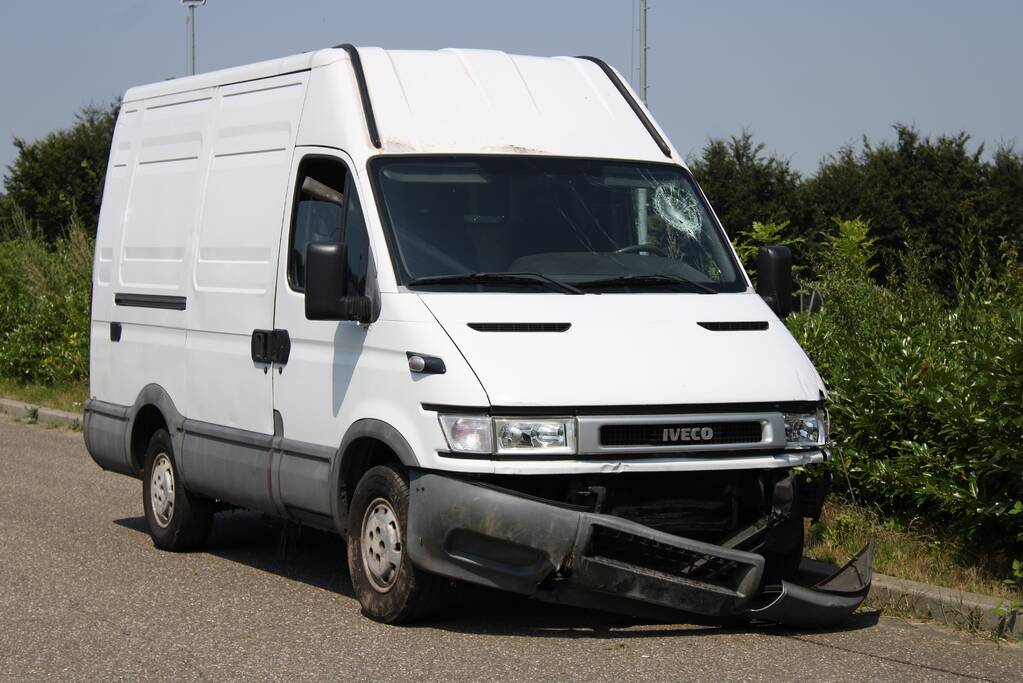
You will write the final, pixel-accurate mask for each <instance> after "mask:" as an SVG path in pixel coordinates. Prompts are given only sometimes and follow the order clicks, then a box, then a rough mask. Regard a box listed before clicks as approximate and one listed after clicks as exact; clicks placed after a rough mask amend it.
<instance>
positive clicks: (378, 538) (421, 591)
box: [348, 465, 449, 624]
mask: <svg viewBox="0 0 1023 683" xmlns="http://www.w3.org/2000/svg"><path fill="white" fill-rule="evenodd" d="M408 500H409V488H408V479H407V478H406V476H405V474H404V472H402V471H400V470H398V469H397V468H396V467H393V466H391V465H378V466H377V467H374V468H372V469H370V470H369V471H368V472H366V474H364V475H363V477H362V479H361V480H359V484H358V485H357V486H356V487H355V494H354V495H353V496H352V505H351V509H350V510H349V513H348V530H349V534H348V570H349V573H350V575H351V577H352V588H353V589H354V590H355V596H356V597H357V598H358V599H359V604H360V605H362V613H363V614H365V615H366V616H367V617H369V618H370V619H373V620H374V621H381V622H384V623H387V624H400V623H408V622H411V621H415V620H416V619H421V618H423V617H425V616H428V615H429V614H430V613H431V612H432V611H433V610H434V609H435V608H436V607H437V606H438V605H439V603H440V602H441V600H442V598H443V596H444V594H446V592H447V590H446V589H447V585H446V584H447V583H449V582H447V581H446V580H445V579H443V578H441V577H439V576H436V575H434V574H429V573H427V572H425V571H423V570H421V569H419V568H417V567H415V566H414V565H413V564H412V563H411V561H410V560H409V558H408V553H407V552H406V549H405V546H406V541H405V530H406V529H407V528H408V526H407V524H408Z"/></svg>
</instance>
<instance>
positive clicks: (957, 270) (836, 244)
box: [789, 220, 1023, 551]
mask: <svg viewBox="0 0 1023 683" xmlns="http://www.w3.org/2000/svg"><path fill="white" fill-rule="evenodd" d="M836 223H837V224H836V230H835V232H834V233H833V234H831V235H829V236H828V237H827V239H825V240H824V241H823V244H824V247H823V249H822V253H821V255H820V258H819V261H818V263H816V264H815V272H817V273H819V274H820V275H819V279H818V281H816V282H814V283H813V284H814V285H815V286H816V287H818V288H819V289H820V290H821V291H822V292H823V294H824V297H825V304H824V308H823V310H822V311H821V312H819V313H817V314H815V315H812V316H807V315H805V314H801V315H797V316H794V317H793V318H792V319H791V320H790V321H789V326H790V328H791V330H792V332H793V334H794V335H795V336H796V338H797V339H798V340H799V342H800V343H801V344H802V346H803V348H804V349H806V351H807V353H808V354H809V356H810V358H811V359H813V361H814V363H815V364H816V366H817V368H818V370H819V371H820V372H821V374H822V376H823V377H824V379H825V381H826V383H827V385H828V387H829V389H830V392H831V404H830V410H831V416H832V425H833V437H834V441H835V443H836V445H837V447H836V450H837V455H838V456H839V457H838V458H836V460H835V463H836V467H838V468H839V469H840V470H841V472H840V474H839V481H843V482H844V479H845V476H846V473H848V476H849V479H850V481H851V483H852V486H853V489H854V492H855V496H856V497H857V498H858V499H859V500H860V501H861V502H863V501H867V502H870V503H874V504H877V505H879V506H880V507H881V509H883V510H885V511H890V512H893V513H896V514H898V513H902V514H909V515H912V516H919V517H923V518H926V519H930V520H932V521H935V522H937V523H939V524H942V525H949V526H952V527H954V528H956V529H957V530H959V531H961V532H962V533H964V534H966V535H967V536H969V537H972V538H975V539H977V540H978V541H984V542H995V543H998V544H1000V545H1002V546H1004V547H1007V548H1010V549H1011V548H1012V546H1015V548H1016V550H1017V551H1018V550H1019V548H1020V545H1021V542H1023V267H1021V265H1020V261H1019V255H1018V254H1016V253H1015V252H1014V251H1013V250H1012V249H1011V248H1010V247H1008V246H1007V245H1006V243H1004V242H1003V246H1002V248H1001V250H1000V251H1001V253H1000V254H996V255H997V256H998V257H999V258H1000V261H1001V266H1000V268H999V272H1000V275H999V277H997V278H995V277H994V276H992V274H991V272H990V270H989V268H988V263H989V262H990V261H991V256H992V255H991V254H990V253H988V252H986V251H985V250H984V247H983V246H982V245H981V240H980V238H979V237H978V232H977V231H976V230H975V229H973V228H970V227H967V228H965V229H964V231H963V233H962V237H961V240H960V246H959V250H958V254H955V255H952V256H953V257H952V258H948V259H947V260H946V261H945V262H943V263H941V264H938V263H936V262H935V261H934V260H931V258H929V257H928V256H926V255H925V254H926V249H925V248H924V246H923V245H921V244H918V243H911V244H910V246H909V248H908V249H907V250H906V252H905V253H904V255H902V256H901V257H899V258H898V259H896V261H895V263H894V264H893V265H894V266H895V272H896V273H897V275H895V276H893V277H892V279H891V280H890V281H889V282H887V283H886V285H885V286H879V285H878V284H876V281H875V278H874V277H872V276H871V271H872V268H873V266H872V265H871V264H873V263H875V262H876V259H875V254H874V245H873V242H872V241H871V240H870V239H869V238H868V237H867V234H868V226H867V225H866V224H865V223H864V222H863V221H858V220H854V221H837V222H836ZM947 256H948V255H946V258H947ZM939 265H940V267H939ZM948 272H950V273H952V275H951V278H952V282H951V283H949V282H936V281H935V280H936V279H937V278H936V277H935V276H934V275H933V274H934V273H948ZM950 284H951V289H952V290H953V291H954V292H955V295H954V297H953V298H951V299H950V298H948V296H947V295H946V294H945V293H944V292H947V291H948V290H949V285H950Z"/></svg>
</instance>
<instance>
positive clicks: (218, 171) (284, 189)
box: [183, 72, 308, 511]
mask: <svg viewBox="0 0 1023 683" xmlns="http://www.w3.org/2000/svg"><path fill="white" fill-rule="evenodd" d="M307 79H308V74H307V73H304V72H303V73H297V74H286V75H283V76H277V77H273V78H263V79H260V80H256V81H250V82H246V83H236V84H232V85H226V86H223V87H221V88H219V89H218V91H217V93H216V96H215V97H214V102H213V115H212V117H211V120H210V123H209V125H208V128H207V131H208V135H209V139H210V144H209V145H208V146H207V152H206V155H207V156H206V170H205V180H204V183H205V192H204V196H203V201H202V206H201V209H200V217H199V220H198V224H197V226H196V230H195V233H194V235H193V237H192V243H193V244H194V245H195V249H194V253H193V262H192V263H193V268H192V279H191V287H192V291H193V293H194V294H193V299H194V305H192V304H190V305H189V308H188V311H187V313H186V318H185V319H186V322H187V326H188V330H189V331H188V340H187V342H186V346H187V351H186V356H187V361H186V369H187V375H188V377H189V387H188V397H187V401H186V404H185V405H186V406H187V407H186V409H185V411H184V412H185V415H186V417H187V418H189V419H188V421H187V422H186V424H185V441H184V448H183V451H184V453H183V469H184V472H185V473H186V477H187V480H188V482H189V485H190V486H192V487H193V488H195V490H197V491H201V492H203V493H206V494H208V495H211V496H216V497H220V498H224V499H226V500H229V501H231V502H232V503H236V504H239V505H243V506H245V507H250V508H255V509H262V510H267V511H270V510H272V509H273V507H272V505H273V504H272V501H271V491H270V488H269V481H270V476H269V472H270V462H271V456H270V442H271V437H272V435H273V433H274V424H273V394H272V392H273V381H274V377H275V375H276V373H275V372H274V368H272V367H270V366H269V365H267V364H264V363H257V362H255V361H253V359H252V333H253V331H254V330H257V329H258V330H270V329H273V327H274V324H273V315H274V290H275V285H276V281H277V252H278V247H279V244H280V239H281V231H282V225H283V224H284V223H285V220H284V207H285V203H286V200H287V197H288V194H289V187H288V176H289V173H290V170H291V159H292V155H293V152H294V140H295V134H296V132H297V130H298V122H299V118H300V116H301V113H302V105H303V102H304V100H305V92H306V81H307ZM196 425H213V426H215V428H208V427H200V428H196ZM263 437H265V438H263Z"/></svg>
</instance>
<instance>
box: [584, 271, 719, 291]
mask: <svg viewBox="0 0 1023 683" xmlns="http://www.w3.org/2000/svg"><path fill="white" fill-rule="evenodd" d="M575 284H576V287H585V288H587V289H588V288H590V287H614V286H616V285H624V286H628V287H632V286H635V285H639V286H641V287H642V286H645V285H660V286H663V285H666V284H674V285H684V286H686V287H689V288H691V289H695V290H696V291H698V292H701V293H703V294H717V292H716V291H715V290H713V289H711V288H710V287H708V286H707V285H705V284H701V283H699V282H694V281H693V280H689V279H686V278H684V277H682V276H681V275H664V274H662V273H651V274H648V275H619V276H618V277H609V278H603V279H600V280H587V281H585V282H576V283H575Z"/></svg>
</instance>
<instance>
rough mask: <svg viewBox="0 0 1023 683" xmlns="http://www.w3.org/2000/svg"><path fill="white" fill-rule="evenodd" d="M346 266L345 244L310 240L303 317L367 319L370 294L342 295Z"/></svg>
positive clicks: (366, 321) (311, 318)
mask: <svg viewBox="0 0 1023 683" xmlns="http://www.w3.org/2000/svg"><path fill="white" fill-rule="evenodd" d="M347 270H348V247H346V246H345V244H344V243H339V242H312V243H310V244H309V245H308V246H307V247H306V256H305V275H306V279H305V317H306V318H308V319H309V320H356V321H358V322H360V323H368V322H369V321H370V317H371V312H372V311H371V305H370V300H369V297H366V296H345V291H344V288H345V282H346V281H347V277H346V275H347V272H346V271H347Z"/></svg>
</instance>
